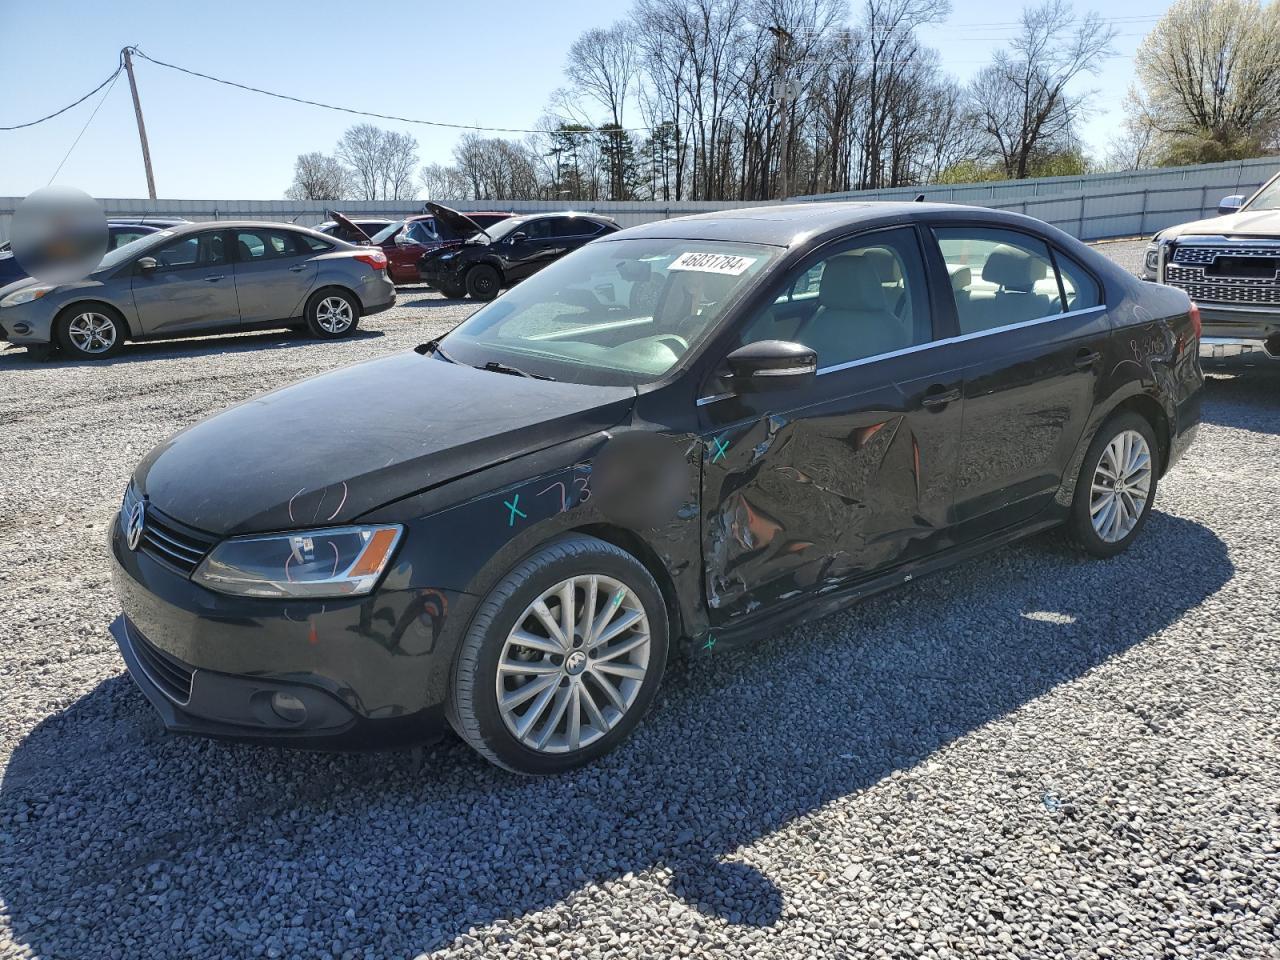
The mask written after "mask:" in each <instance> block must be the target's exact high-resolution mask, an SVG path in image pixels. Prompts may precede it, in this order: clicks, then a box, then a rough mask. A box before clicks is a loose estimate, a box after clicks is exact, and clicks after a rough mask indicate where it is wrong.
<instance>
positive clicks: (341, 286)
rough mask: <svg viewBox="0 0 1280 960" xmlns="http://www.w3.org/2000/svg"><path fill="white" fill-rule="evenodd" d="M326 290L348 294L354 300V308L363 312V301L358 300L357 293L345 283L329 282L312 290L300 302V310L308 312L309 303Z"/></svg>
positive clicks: (358, 295)
mask: <svg viewBox="0 0 1280 960" xmlns="http://www.w3.org/2000/svg"><path fill="white" fill-rule="evenodd" d="M326 290H340V291H341V292H342V293H345V294H348V295H349V296H351V297H352V298H353V299H354V300H355V302H356V306H357V307H359V308H360V312H361V313H363V312H364V301H363V300H361V299H360V294H359V293H357V292H356V291H355V290H353V289H352V288H351V287H349V286H347V285H346V284H345V283H338V282H336V281H331V280H330V281H326V282H324V283H321V284H320V285H318V286H317V287H316V288H315V289H314V290H312V291H311V292H310V293H308V294H307V295H306V297H305V298H304V299H303V301H302V309H303V310H304V311H306V310H309V309H310V308H311V302H312V301H313V300H315V299H316V298H317V297H318V296H320V294H322V293H324V292H325V291H326Z"/></svg>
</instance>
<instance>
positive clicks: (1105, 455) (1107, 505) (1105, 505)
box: [1089, 430, 1151, 543]
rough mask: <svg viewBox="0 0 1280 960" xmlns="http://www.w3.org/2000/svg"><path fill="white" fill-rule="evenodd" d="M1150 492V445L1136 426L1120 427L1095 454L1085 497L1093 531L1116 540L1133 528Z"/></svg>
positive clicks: (1121, 538)
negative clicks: (1089, 484)
mask: <svg viewBox="0 0 1280 960" xmlns="http://www.w3.org/2000/svg"><path fill="white" fill-rule="evenodd" d="M1150 494H1151V448H1150V447H1149V446H1148V445H1147V440H1146V438H1145V437H1144V436H1143V435H1142V434H1141V433H1139V432H1138V431H1137V430H1122V431H1121V432H1120V433H1117V434H1116V435H1115V436H1114V437H1112V438H1111V442H1110V443H1108V444H1107V445H1106V446H1105V447H1104V448H1103V450H1102V456H1101V457H1099V458H1098V466H1097V468H1096V469H1095V470H1094V474H1093V489H1092V492H1091V495H1090V499H1089V516H1090V518H1091V519H1092V521H1093V530H1094V532H1095V533H1096V534H1097V535H1098V536H1099V538H1101V539H1102V540H1103V541H1104V542H1106V543H1118V542H1119V541H1121V540H1123V539H1124V538H1125V537H1127V536H1128V535H1129V534H1130V533H1132V532H1133V528H1134V527H1136V526H1137V525H1138V520H1139V519H1141V517H1142V511H1143V509H1144V508H1145V507H1146V504H1147V499H1148V497H1149V496H1150Z"/></svg>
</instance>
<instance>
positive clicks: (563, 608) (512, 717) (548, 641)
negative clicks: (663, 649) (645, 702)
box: [496, 574, 651, 753]
mask: <svg viewBox="0 0 1280 960" xmlns="http://www.w3.org/2000/svg"><path fill="white" fill-rule="evenodd" d="M650 645H651V644H650V633H649V619H648V616H647V615H646V613H645V609H644V605H643V604H642V603H641V602H640V599H639V597H638V596H637V595H636V593H635V592H634V591H633V590H632V589H631V588H630V587H628V586H627V585H626V584H625V583H623V582H621V581H620V580H616V579H614V578H612V577H606V576H603V575H599V574H584V575H579V576H575V577H570V578H569V579H567V580H562V581H560V582H559V583H557V584H556V585H555V586H553V587H551V588H550V589H548V590H546V591H544V592H543V593H542V594H541V595H540V596H539V597H538V598H537V599H536V600H535V601H534V602H533V603H531V604H529V606H528V607H526V608H525V611H524V613H522V614H521V615H520V617H519V618H518V619H517V620H516V624H515V627H514V628H513V629H512V630H511V632H510V633H509V634H508V635H507V639H506V642H505V644H504V645H503V648H502V653H501V655H500V657H499V659H498V671H497V678H496V683H497V694H498V709H499V712H500V713H501V714H502V719H503V722H504V723H505V724H506V727H507V730H508V731H510V733H511V734H512V735H513V736H514V737H515V738H516V739H517V740H519V741H520V742H521V743H522V744H524V745H525V746H526V747H529V748H530V749H533V750H536V751H538V752H540V753H569V752H573V751H576V750H580V749H582V748H583V747H586V746H588V745H589V744H591V743H594V742H595V741H596V740H599V739H600V738H601V737H603V736H605V735H606V734H607V733H608V732H609V731H610V730H612V729H613V728H614V727H616V726H617V725H618V723H619V722H620V721H621V720H622V718H623V717H625V716H626V715H627V712H628V711H629V710H630V709H631V707H632V706H633V705H634V703H635V701H636V698H637V696H638V695H639V693H640V688H641V687H642V686H643V685H644V681H645V677H646V676H647V674H648V670H649V652H650Z"/></svg>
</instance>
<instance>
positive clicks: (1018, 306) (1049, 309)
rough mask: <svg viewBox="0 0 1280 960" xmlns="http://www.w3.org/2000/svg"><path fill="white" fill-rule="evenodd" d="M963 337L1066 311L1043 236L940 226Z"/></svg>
mask: <svg viewBox="0 0 1280 960" xmlns="http://www.w3.org/2000/svg"><path fill="white" fill-rule="evenodd" d="M933 232H934V236H935V237H936V238H937V241H938V246H939V247H940V248H941V250H942V259H943V260H944V261H946V264H947V273H948V274H949V276H950V279H951V293H952V296H953V297H955V304H956V316H957V319H958V320H959V323H960V333H961V334H969V333H981V332H983V331H985V330H996V329H999V328H1000V327H1007V326H1011V325H1013V324H1017V323H1025V322H1027V321H1029V320H1038V319H1040V318H1043V317H1051V316H1054V315H1055V314H1059V313H1061V312H1062V298H1061V295H1060V292H1059V289H1058V278H1057V272H1056V271H1055V270H1054V266H1053V259H1052V258H1051V256H1050V254H1049V247H1048V246H1047V245H1046V244H1045V242H1044V241H1043V240H1041V239H1040V238H1039V237H1033V236H1031V235H1030V234H1026V233H1019V232H1017V231H1015V230H1000V229H992V228H990V227H968V226H963V227H936V228H934V231H933Z"/></svg>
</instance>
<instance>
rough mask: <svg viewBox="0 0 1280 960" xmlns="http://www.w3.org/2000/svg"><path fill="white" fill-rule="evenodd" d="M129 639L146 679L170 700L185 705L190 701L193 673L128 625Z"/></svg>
mask: <svg viewBox="0 0 1280 960" xmlns="http://www.w3.org/2000/svg"><path fill="white" fill-rule="evenodd" d="M129 639H130V640H132V641H133V652H134V653H136V654H137V655H138V660H140V661H141V662H142V667H143V669H144V670H145V671H146V673H147V678H148V679H149V680H150V681H151V682H152V683H154V684H155V685H156V686H157V687H159V688H160V690H161V692H162V693H163V694H164V695H165V696H166V697H168V698H169V699H170V700H173V701H176V702H177V703H186V702H187V701H188V700H190V699H191V678H192V676H193V675H194V674H195V671H194V670H192V669H191V668H190V667H188V666H187V665H186V664H185V663H183V662H182V661H181V660H177V659H175V658H174V657H171V656H169V654H167V653H164V652H163V651H161V650H158V649H156V648H155V647H153V646H152V645H151V642H150V641H149V640H147V638H146V637H144V636H143V635H142V634H141V633H139V632H138V629H137V628H136V627H134V626H133V625H132V624H130V625H129Z"/></svg>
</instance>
